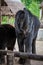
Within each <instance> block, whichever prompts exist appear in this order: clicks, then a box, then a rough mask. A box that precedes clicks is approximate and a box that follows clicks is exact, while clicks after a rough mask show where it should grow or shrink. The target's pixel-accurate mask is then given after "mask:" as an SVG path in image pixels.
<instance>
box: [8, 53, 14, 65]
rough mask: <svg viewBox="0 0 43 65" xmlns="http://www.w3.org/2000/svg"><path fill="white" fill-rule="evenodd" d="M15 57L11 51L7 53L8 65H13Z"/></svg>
mask: <svg viewBox="0 0 43 65" xmlns="http://www.w3.org/2000/svg"><path fill="white" fill-rule="evenodd" d="M13 59H14V55H13V53H10V54H8V55H7V65H13V64H14V63H13Z"/></svg>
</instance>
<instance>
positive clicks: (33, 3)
mask: <svg viewBox="0 0 43 65" xmlns="http://www.w3.org/2000/svg"><path fill="white" fill-rule="evenodd" d="M21 1H22V2H23V3H24V5H25V7H26V8H27V9H28V10H30V11H31V12H32V13H33V14H34V15H36V16H37V17H39V14H40V9H39V3H40V2H41V1H42V0H21Z"/></svg>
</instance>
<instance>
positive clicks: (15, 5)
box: [5, 0, 24, 14]
mask: <svg viewBox="0 0 43 65" xmlns="http://www.w3.org/2000/svg"><path fill="white" fill-rule="evenodd" d="M5 2H6V3H7V5H8V7H9V8H10V9H11V11H12V12H13V14H16V12H17V11H18V10H21V9H23V8H24V5H23V4H22V3H21V2H20V1H18V2H17V1H16V0H5Z"/></svg>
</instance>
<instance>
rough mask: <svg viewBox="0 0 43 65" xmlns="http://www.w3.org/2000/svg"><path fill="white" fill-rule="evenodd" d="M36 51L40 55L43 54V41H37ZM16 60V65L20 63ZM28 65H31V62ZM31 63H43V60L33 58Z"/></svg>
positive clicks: (32, 64)
mask: <svg viewBox="0 0 43 65" xmlns="http://www.w3.org/2000/svg"><path fill="white" fill-rule="evenodd" d="M15 48H16V51H18V50H19V49H18V45H17V41H16V45H15ZM36 53H37V54H39V55H43V41H36ZM16 62H17V61H16ZM16 62H15V65H19V64H18V63H16ZM27 65H29V63H28V64H27ZM31 65H43V61H36V60H31Z"/></svg>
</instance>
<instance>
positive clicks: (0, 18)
mask: <svg viewBox="0 0 43 65" xmlns="http://www.w3.org/2000/svg"><path fill="white" fill-rule="evenodd" d="M0 24H1V0H0Z"/></svg>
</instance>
